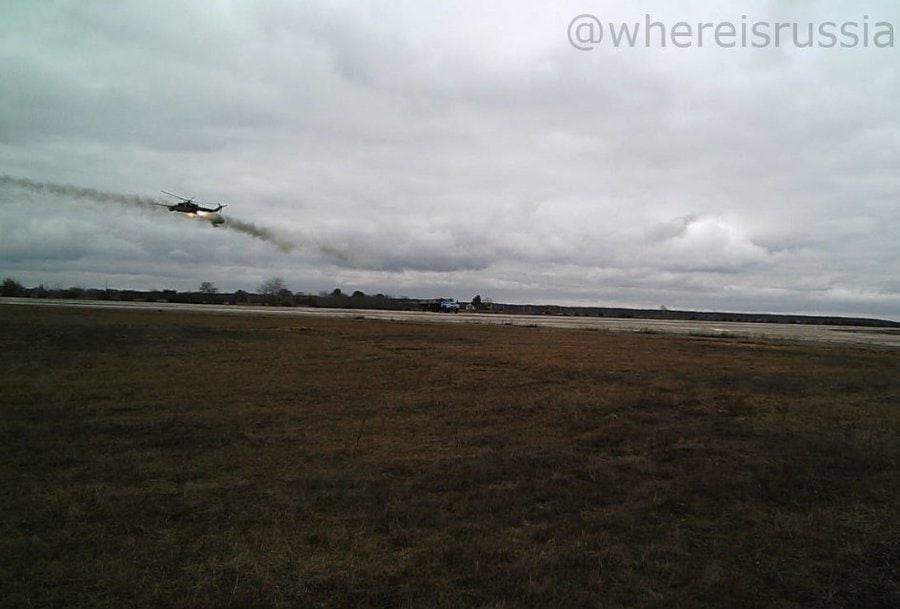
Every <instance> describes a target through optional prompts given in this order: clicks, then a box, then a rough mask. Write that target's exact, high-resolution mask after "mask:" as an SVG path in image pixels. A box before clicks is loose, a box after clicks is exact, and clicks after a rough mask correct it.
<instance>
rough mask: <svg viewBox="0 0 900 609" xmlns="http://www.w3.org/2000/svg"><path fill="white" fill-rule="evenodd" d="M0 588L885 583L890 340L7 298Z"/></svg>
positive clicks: (889, 572)
mask: <svg viewBox="0 0 900 609" xmlns="http://www.w3.org/2000/svg"><path fill="white" fill-rule="evenodd" d="M0 441H2V454H3V458H2V462H0V485H2V486H0V514H2V517H0V590H2V592H0V596H2V598H0V606H3V607H116V608H119V607H228V606H233V607H448V608H449V607H484V608H494V609H500V608H518V607H541V608H548V607H565V608H577V607H610V608H613V607H660V608H666V609H671V608H678V607H765V608H771V607H866V608H877V607H892V608H893V607H897V606H900V575H898V574H900V507H898V506H900V468H898V459H900V353H898V352H897V351H888V350H875V349H870V350H866V349H854V348H850V347H829V346H818V345H792V344H755V343H749V342H741V341H737V340H734V339H728V338H725V339H688V338H675V337H667V336H659V335H624V334H608V333H604V332H594V331H575V330H573V331H568V330H554V329H542V328H514V327H502V326H496V327H495V326H457V325H446V326H444V325H424V324H423V325H415V324H401V323H391V322H373V321H362V320H325V319H315V320H313V319H309V320H307V319H302V318H291V319H287V318H249V317H227V316H204V315H199V314H187V315H179V314H172V313H157V312H152V311H150V312H116V311H86V310H66V309H37V308H29V307H12V306H6V307H3V308H2V309H0Z"/></svg>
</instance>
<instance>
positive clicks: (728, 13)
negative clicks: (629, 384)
mask: <svg viewBox="0 0 900 609" xmlns="http://www.w3.org/2000/svg"><path fill="white" fill-rule="evenodd" d="M584 9H585V7H584V6H582V5H580V4H577V3H572V4H566V3H554V4H551V5H546V4H539V3H533V4H531V3H518V2H517V3H509V4H499V5H497V4H493V5H490V6H487V5H484V4H483V3H464V4H456V5H453V6H452V7H448V6H446V5H444V4H437V3H435V4H429V3H406V4H404V3H400V4H397V3H394V4H391V5H387V6H384V5H380V6H377V7H375V6H374V5H373V6H372V7H368V6H367V5H362V6H360V5H356V4H353V3H321V4H315V3H313V4H296V3H292V2H283V3H277V2H276V3H266V4H265V5H254V4H246V3H229V2H217V3H215V4H209V3H199V2H197V3H172V4H169V5H165V4H164V5H160V4H153V5H152V6H151V5H147V4H144V3H137V2H134V3H122V4H117V5H116V6H115V7H110V6H109V5H108V4H106V3H99V2H58V3H27V2H21V3H15V4H14V5H13V8H12V9H10V10H8V11H7V13H8V15H7V18H6V19H5V20H4V22H3V23H2V24H0V34H2V36H0V57H2V59H3V60H2V61H0V78H2V79H3V81H4V82H5V83H10V86H8V87H6V93H7V94H6V95H4V96H2V97H0V166H2V167H3V168H4V172H5V173H7V174H9V175H11V176H14V177H23V178H29V179H32V180H36V181H46V182H53V183H62V184H75V185H78V186H81V187H87V188H92V189H95V190H96V191H102V192H107V193H108V192H136V193H153V192H156V191H158V190H159V189H160V188H169V189H184V190H188V191H191V192H193V193H197V194H198V195H202V198H204V199H208V200H226V201H229V202H230V203H231V204H232V207H231V208H229V210H228V211H233V212H234V214H236V215H237V217H239V218H241V219H244V220H247V219H251V220H253V222H254V225H255V226H256V227H266V228H265V229H264V230H269V231H270V233H267V234H268V235H269V237H268V238H269V240H270V241H275V240H278V241H279V242H280V243H281V244H282V245H296V246H297V247H296V248H295V249H293V250H292V251H289V252H286V251H281V250H279V249H278V248H277V247H272V246H271V245H268V244H266V243H256V242H254V240H253V239H250V238H249V236H248V235H244V234H240V233H237V232H236V231H232V232H228V231H224V232H215V231H200V230H197V229H198V227H197V226H195V225H193V224H192V223H187V222H174V221H172V219H169V218H160V217H158V216H156V215H148V214H144V213H143V212H141V211H140V210H139V209H132V210H129V211H123V212H122V213H121V214H110V213H109V211H108V210H103V209H99V208H98V209H94V208H92V207H90V206H82V207H81V208H79V209H78V210H77V211H76V210H75V209H72V207H71V206H67V205H66V204H64V203H62V202H61V201H59V200H57V203H60V204H54V205H52V206H47V205H44V204H42V203H41V202H40V201H39V200H35V199H30V200H29V201H30V202H28V203H23V202H22V200H21V197H19V196H18V195H14V194H11V193H10V192H8V191H9V188H6V189H5V191H6V192H5V194H0V196H2V197H3V204H2V205H0V239H2V242H0V272H3V273H6V274H15V275H16V276H18V277H20V278H21V279H22V280H24V281H31V282H37V281H44V282H47V283H52V282H62V283H64V284H65V283H88V282H90V281H94V280H96V279H97V277H108V276H109V275H110V274H112V275H113V276H114V278H117V279H116V281H121V282H122V283H123V284H125V283H130V284H134V285H135V287H141V286H146V285H151V284H152V285H153V286H154V287H158V286H162V285H167V284H178V286H177V287H191V286H193V285H194V284H196V283H198V282H199V281H200V280H214V281H217V282H218V283H219V284H220V285H221V286H223V287H230V288H237V287H243V288H248V287H254V286H255V284H256V282H258V280H260V279H261V278H264V277H267V276H271V275H282V276H285V277H287V278H288V279H289V280H290V282H291V287H292V288H294V289H299V290H310V291H316V290H320V289H328V288H331V287H334V286H335V285H341V286H342V287H345V288H347V289H356V288H360V289H365V290H367V291H385V292H393V293H405V294H413V295H416V294H419V295H427V294H435V293H440V294H447V295H454V296H458V297H468V296H471V294H473V293H475V292H480V293H482V294H483V295H487V296H492V297H494V298H496V299H508V300H516V301H525V300H531V301H545V302H578V303H585V304H587V303H594V304H609V305H614V304H627V305H635V306H658V305H660V304H665V305H667V306H670V307H674V306H683V307H697V308H729V309H740V310H773V311H785V310H790V311H800V312H835V313H851V314H856V313H860V314H877V315H883V316H887V317H893V318H900V304H898V303H900V298H898V296H900V293H898V289H897V285H898V283H900V279H898V276H900V272H898V271H900V262H898V261H900V245H898V240H897V238H896V237H897V235H898V234H900V211H898V206H897V201H898V199H900V182H898V179H897V176H896V167H897V166H898V161H900V117H898V115H897V112H896V99H897V97H898V94H900V78H898V68H897V65H898V64H897V61H896V51H895V50H894V49H887V50H875V49H852V50H840V49H831V50H827V49H821V50H818V49H812V50H799V49H788V48H782V49H766V50H749V49H747V50H731V51H728V50H723V49H690V50H677V49H671V48H669V49H649V50H648V49H633V50H627V51H624V50H623V51H618V52H612V51H599V50H598V51H595V52H590V53H583V52H578V51H575V50H574V49H572V48H571V47H570V46H569V45H568V43H567V42H566V39H565V27H566V25H567V22H568V20H569V19H571V17H572V16H574V15H576V14H578V13H580V12H584ZM590 10H591V11H592V12H594V13H596V14H598V15H601V16H603V17H605V18H609V19H613V18H616V19H631V20H636V19H640V18H641V17H642V16H643V14H644V12H646V11H650V12H652V13H653V14H654V16H655V17H657V18H659V19H665V20H668V21H670V22H674V21H678V20H689V21H698V20H705V21H710V20H719V19H729V18H731V19H739V18H740V15H742V14H748V15H751V16H752V17H754V18H758V19H764V18H772V19H775V18H815V19H825V18H826V17H828V18H832V19H833V20H841V19H848V18H857V19H858V18H860V17H861V15H862V14H863V13H866V14H870V15H872V16H873V17H874V16H876V15H877V18H878V19H885V20H890V21H893V22H894V23H895V25H896V24H898V23H900V9H898V7H897V5H896V3H893V2H872V3H867V4H866V6H865V7H864V9H863V7H861V6H860V5H858V4H857V3H851V2H824V1H822V2H807V3H803V4H797V3H792V4H791V5H790V11H788V10H787V8H785V5H783V4H781V3H777V2H769V3H759V2H747V3H743V4H741V3H739V4H734V5H729V8H728V9H723V8H722V6H721V4H720V3H712V2H699V1H698V2H692V3H688V4H687V5H684V6H682V7H680V8H675V7H673V6H672V5H671V3H664V2H651V3H648V4H646V6H645V5H642V6H641V7H640V9H639V10H637V9H635V7H632V6H631V5H628V4H623V3H613V2H598V3H594V4H592V5H591V6H590ZM786 12H790V15H788V14H785V13H786ZM7 186H9V184H7ZM45 194H47V195H48V196H52V197H57V196H58V194H54V193H45ZM54 200H56V199H54ZM233 227H235V228H237V227H238V225H233ZM244 228H247V230H248V231H249V232H250V233H252V231H253V230H255V229H254V228H253V227H251V226H249V225H246V226H244ZM282 249H286V248H282ZM185 261H192V264H191V265H188V266H185Z"/></svg>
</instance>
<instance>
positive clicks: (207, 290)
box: [200, 281, 219, 294]
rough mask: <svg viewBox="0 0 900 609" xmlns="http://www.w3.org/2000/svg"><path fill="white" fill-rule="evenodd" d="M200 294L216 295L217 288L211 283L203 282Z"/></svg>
mask: <svg viewBox="0 0 900 609" xmlns="http://www.w3.org/2000/svg"><path fill="white" fill-rule="evenodd" d="M200 292H201V293H203V294H218V293H219V288H217V287H216V284H214V283H213V282H212V281H204V282H203V283H201V284H200Z"/></svg>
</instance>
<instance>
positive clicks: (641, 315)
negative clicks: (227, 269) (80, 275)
mask: <svg viewBox="0 0 900 609" xmlns="http://www.w3.org/2000/svg"><path fill="white" fill-rule="evenodd" d="M0 296H5V297H19V298H60V299H78V300H81V299H84V300H117V301H142V302H177V303H190V304H217V305H258V306H281V307H322V308H342V309H383V310H393V311H421V310H431V308H430V305H431V304H433V303H434V302H435V301H436V300H437V299H434V298H429V299H424V298H409V297H406V296H401V297H396V296H388V295H385V294H380V293H379V294H374V295H373V294H366V293H364V292H362V291H361V290H355V291H353V292H351V293H350V294H347V293H345V292H344V291H343V290H342V289H341V288H335V289H333V290H331V291H330V292H328V291H325V292H318V293H316V294H311V293H305V292H292V291H291V290H290V289H289V288H288V287H287V283H286V282H285V280H284V279H283V278H281V277H273V278H271V279H267V280H265V281H263V282H262V283H261V284H260V285H259V286H258V288H257V291H256V292H247V291H244V290H237V291H235V292H221V291H219V289H218V288H217V287H216V284H215V283H213V282H210V281H204V282H202V283H201V284H200V285H199V287H198V289H197V290H196V291H188V292H179V291H176V290H165V289H163V290H119V289H101V288H83V287H77V286H76V287H71V288H58V287H56V288H46V287H44V286H43V285H39V286H36V287H32V288H27V287H25V286H23V285H22V284H21V283H19V282H18V281H16V280H15V279H12V278H10V277H7V278H6V279H4V280H3V283H2V285H0ZM461 305H463V306H462V307H461V308H463V309H465V310H468V311H474V312H479V313H509V314H517V315H558V316H565V317H610V318H626V319H628V318H632V319H668V320H678V319H681V320H696V321H720V322H721V321H725V322H728V321H738V322H758V323H782V324H816V325H845V326H879V327H894V328H897V327H900V322H894V321H886V320H880V319H870V318H859V317H834V316H828V317H823V316H812V315H782V314H770V313H728V312H711V311H677V310H672V309H668V308H666V307H661V308H659V309H625V308H619V307H567V306H557V305H532V304H503V303H496V302H492V301H491V300H490V299H487V298H484V299H483V298H482V297H481V295H475V296H474V297H473V298H472V300H471V301H470V302H468V303H466V302H462V303H461Z"/></svg>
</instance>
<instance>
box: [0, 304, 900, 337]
mask: <svg viewBox="0 0 900 609" xmlns="http://www.w3.org/2000/svg"><path fill="white" fill-rule="evenodd" d="M0 304H5V305H20V306H21V305H31V306H43V307H76V308H82V309H121V310H130V309H144V310H147V309H150V310H158V311H184V312H192V313H207V314H223V315H282V316H283V315H288V316H297V317H344V318H364V319H381V320H388V321H408V322H425V323H472V324H497V325H511V326H540V327H550V328H571V329H583V330H588V329H592V330H608V331H615V332H644V333H657V332H658V333H660V334H678V335H686V336H695V337H704V338H709V337H723V338H724V337H735V338H753V339H766V340H802V341H817V342H827V343H845V344H856V345H872V346H882V347H892V348H900V329H898V328H868V327H858V326H824V325H821V326H820V325H804V324H775V323H749V322H710V321H690V320H660V319H622V318H609V317H564V316H552V315H508V314H503V313H466V312H463V313H457V314H452V313H428V312H421V311H382V310H374V309H319V308H310V307H264V306H248V305H205V304H204V305H197V304H184V303H172V302H169V303H159V302H119V301H105V300H51V299H34V298H0Z"/></svg>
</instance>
